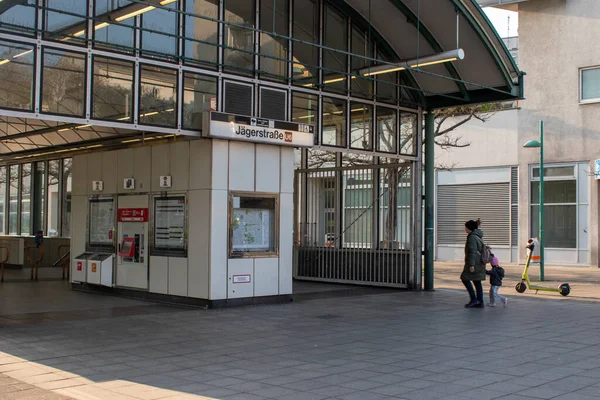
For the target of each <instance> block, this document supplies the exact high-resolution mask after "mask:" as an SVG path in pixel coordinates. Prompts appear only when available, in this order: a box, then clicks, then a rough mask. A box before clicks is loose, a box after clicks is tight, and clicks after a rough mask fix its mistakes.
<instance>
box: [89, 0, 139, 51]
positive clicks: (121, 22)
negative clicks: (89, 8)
mask: <svg viewBox="0 0 600 400" xmlns="http://www.w3.org/2000/svg"><path fill="white" fill-rule="evenodd" d="M138 6H139V5H136V4H135V3H133V2H132V1H130V0H96V1H95V9H94V13H95V16H96V21H95V27H94V40H95V41H94V45H95V46H97V47H107V46H111V47H118V48H119V49H120V50H125V51H131V50H132V49H133V47H134V43H133V25H134V23H135V18H133V17H129V18H126V17H127V16H128V15H129V14H131V13H132V12H133V11H134V9H135V8H136V7H138ZM122 18H124V19H122ZM113 20H114V21H117V22H118V24H114V23H112V24H111V23H110V22H111V21H113Z"/></svg>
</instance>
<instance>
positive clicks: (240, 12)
mask: <svg viewBox="0 0 600 400" xmlns="http://www.w3.org/2000/svg"><path fill="white" fill-rule="evenodd" d="M223 3H224V4H225V21H226V22H230V24H226V25H225V26H224V32H223V39H224V41H223V45H224V46H225V53H224V55H223V59H224V64H225V65H226V69H227V70H228V71H229V72H233V73H236V74H242V75H248V74H252V72H253V70H254V36H255V34H254V31H253V30H251V29H254V27H255V24H254V19H255V17H256V14H255V12H254V7H255V2H254V0H224V1H223ZM247 28H251V29H247Z"/></svg>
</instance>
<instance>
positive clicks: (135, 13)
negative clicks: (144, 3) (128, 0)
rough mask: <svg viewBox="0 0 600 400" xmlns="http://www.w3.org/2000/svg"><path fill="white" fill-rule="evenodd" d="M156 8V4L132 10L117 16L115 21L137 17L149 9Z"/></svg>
mask: <svg viewBox="0 0 600 400" xmlns="http://www.w3.org/2000/svg"><path fill="white" fill-rule="evenodd" d="M155 8H156V7H154V6H148V7H144V8H140V9H139V10H135V11H132V12H130V13H129V14H125V15H121V16H120V17H117V18H115V21H117V22H121V21H125V20H126V19H129V18H132V17H135V16H136V15H140V14H143V13H145V12H147V11H152V10H154V9H155Z"/></svg>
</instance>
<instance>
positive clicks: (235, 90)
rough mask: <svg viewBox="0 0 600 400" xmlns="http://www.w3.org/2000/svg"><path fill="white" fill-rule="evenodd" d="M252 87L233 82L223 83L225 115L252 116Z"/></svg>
mask: <svg viewBox="0 0 600 400" xmlns="http://www.w3.org/2000/svg"><path fill="white" fill-rule="evenodd" d="M252 89H253V87H252V86H250V85H243V84H239V83H233V82H225V91H224V97H225V103H224V110H225V112H226V113H231V114H241V115H252V103H253V102H254V101H253V94H252V92H253V90H252Z"/></svg>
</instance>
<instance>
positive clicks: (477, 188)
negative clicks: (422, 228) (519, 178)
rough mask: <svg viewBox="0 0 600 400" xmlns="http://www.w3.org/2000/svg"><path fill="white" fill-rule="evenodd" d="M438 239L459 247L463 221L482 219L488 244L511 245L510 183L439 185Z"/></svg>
mask: <svg viewBox="0 0 600 400" xmlns="http://www.w3.org/2000/svg"><path fill="white" fill-rule="evenodd" d="M437 197H438V201H437V240H438V244H441V245H444V244H445V245H455V244H462V243H464V240H465V230H464V226H465V222H466V221H468V220H470V219H473V220H476V219H477V218H480V219H481V222H482V225H481V229H482V230H483V233H484V238H485V241H486V242H487V243H488V244H489V245H492V246H493V245H497V246H498V245H500V246H508V245H510V236H511V229H510V228H511V227H510V211H511V205H510V184H509V183H508V182H506V183H484V184H472V185H444V186H438V196H437Z"/></svg>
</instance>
